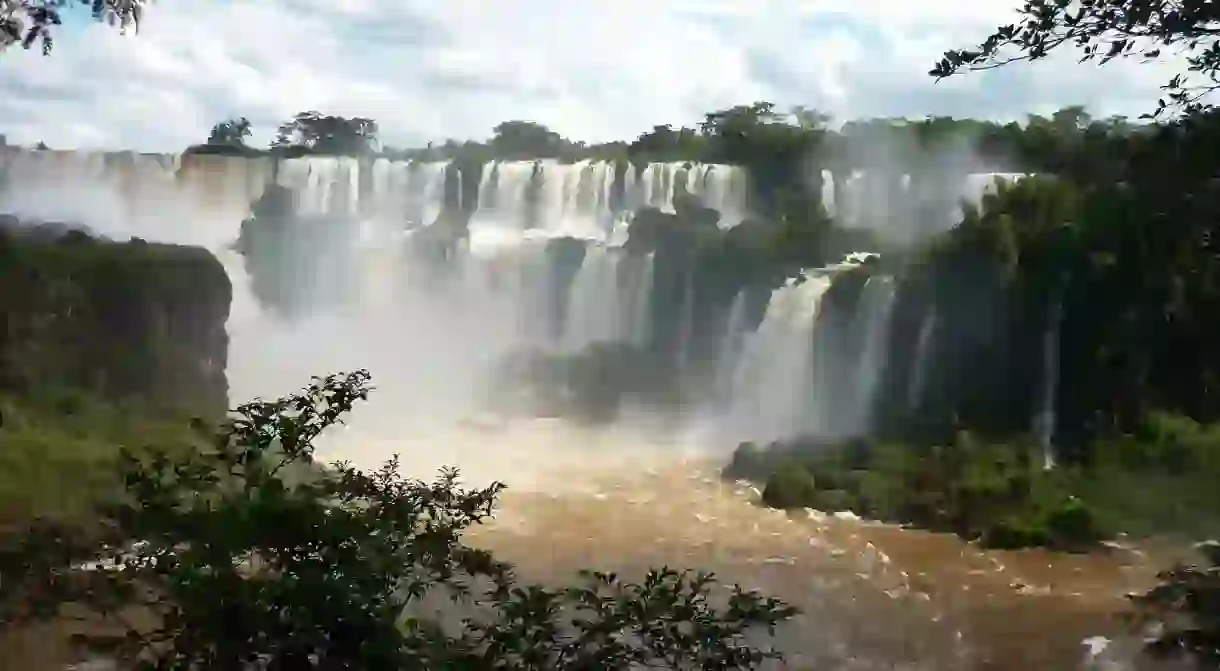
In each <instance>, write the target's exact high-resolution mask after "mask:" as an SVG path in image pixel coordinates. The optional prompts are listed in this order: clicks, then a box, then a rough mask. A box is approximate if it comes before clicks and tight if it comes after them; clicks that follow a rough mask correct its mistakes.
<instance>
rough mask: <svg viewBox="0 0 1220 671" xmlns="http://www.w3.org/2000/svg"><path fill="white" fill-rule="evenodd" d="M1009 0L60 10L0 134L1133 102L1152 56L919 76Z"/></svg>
mask: <svg viewBox="0 0 1220 671" xmlns="http://www.w3.org/2000/svg"><path fill="white" fill-rule="evenodd" d="M1019 4H1020V0H972V1H970V2H961V1H960V0H922V1H919V2H914V1H912V0H752V1H751V2H745V1H743V0H719V1H718V0H666V1H665V2H656V1H655V0H648V1H645V0H599V1H597V2H593V1H591V0H566V1H565V2H563V3H556V2H551V1H545V2H544V1H543V0H501V1H500V2H492V1H491V0H445V1H444V2H437V1H435V0H245V1H243V2H231V1H225V0H168V1H163V2H157V3H154V4H152V5H151V7H150V8H149V10H148V16H147V19H146V21H145V24H144V25H143V26H142V28H141V30H140V32H139V34H138V35H128V36H121V35H119V34H118V32H117V31H115V30H113V29H109V28H106V27H105V26H100V25H95V24H92V23H90V22H88V21H87V20H84V21H81V20H76V21H73V22H70V24H69V25H67V26H65V27H64V28H63V29H62V31H61V33H60V34H59V37H60V39H59V40H58V42H57V45H56V50H55V53H54V54H53V55H52V56H50V57H49V58H43V57H42V56H40V55H38V54H37V53H36V52H22V51H20V50H18V49H11V50H9V51H7V52H5V53H4V54H3V56H0V133H5V134H7V135H8V137H9V140H10V141H12V142H22V143H34V142H37V141H39V140H43V141H46V142H47V143H48V144H49V145H51V146H52V147H55V148H129V149H136V150H141V151H176V150H180V149H182V148H183V147H185V146H186V145H188V144H191V143H193V142H199V141H201V140H202V139H203V138H205V137H206V135H207V132H208V129H209V128H210V127H211V125H212V124H213V123H215V122H216V121H218V120H221V119H223V118H224V117H227V116H230V115H244V116H246V117H249V118H250V119H251V121H253V122H254V124H255V126H256V129H257V131H258V133H257V135H256V138H255V139H256V141H258V142H265V141H267V140H268V139H269V138H270V136H271V134H272V133H273V132H274V128H275V126H276V124H277V123H278V122H279V121H281V120H283V119H285V118H288V117H290V116H291V115H292V114H293V113H295V112H297V111H302V110H307V109H318V110H321V111H324V112H329V113H334V114H344V115H360V116H369V117H372V118H375V119H377V120H378V121H379V123H380V124H381V127H382V136H383V139H384V141H385V142H387V143H388V144H395V145H404V144H420V143H423V142H425V141H428V140H440V139H444V138H446V137H457V138H482V137H486V136H487V135H488V134H489V132H490V129H491V127H492V126H494V125H495V124H496V123H498V122H500V121H503V120H507V119H530V120H535V121H539V122H542V123H545V124H547V125H549V126H551V127H552V128H553V129H555V130H557V131H559V132H561V133H564V134H565V135H568V136H570V137H574V138H577V139H584V140H588V141H602V140H609V139H630V138H632V137H634V136H636V135H638V134H639V133H640V132H642V131H644V130H646V129H648V128H650V127H652V126H653V125H655V124H661V123H672V124H683V123H686V124H692V123H694V122H695V121H697V120H698V119H699V117H700V116H701V114H702V113H703V112H705V111H709V110H713V109H718V108H721V107H725V106H728V105H732V104H737V103H744V102H749V101H753V100H760V99H761V100H771V101H774V102H776V103H778V104H780V105H781V106H791V105H798V104H799V105H805V106H808V107H812V108H816V109H820V110H824V111H827V112H829V113H831V114H832V115H834V117H835V118H837V119H840V120H843V119H850V118H858V117H872V116H912V117H920V116H924V115H927V114H937V115H940V114H949V115H956V116H975V117H985V118H994V119H1013V118H1021V117H1023V116H1024V115H1025V114H1027V113H1030V112H1040V113H1045V112H1049V111H1052V110H1054V109H1057V108H1059V107H1063V106H1066V105H1072V104H1082V105H1086V106H1088V107H1089V109H1090V111H1092V112H1093V113H1094V114H1095V115H1097V116H1105V115H1109V114H1127V115H1130V116H1137V115H1138V114H1139V113H1141V112H1144V111H1147V110H1149V109H1151V106H1152V104H1153V103H1154V102H1155V100H1156V97H1157V94H1158V91H1157V87H1158V86H1159V85H1160V84H1162V83H1164V82H1165V81H1166V80H1167V79H1168V77H1169V75H1170V74H1171V72H1172V71H1173V64H1172V63H1160V64H1151V65H1141V64H1139V63H1136V62H1127V63H1116V64H1112V65H1109V66H1106V67H1105V68H1098V67H1097V66H1095V65H1090V64H1084V65H1078V64H1076V63H1075V55H1074V54H1071V53H1063V54H1060V55H1056V56H1054V57H1052V58H1050V59H1048V60H1047V61H1045V62H1042V63H1039V64H1036V65H1017V66H1011V67H1009V68H1004V69H1001V70H997V71H992V72H989V73H980V74H974V75H969V76H966V77H962V78H954V79H951V80H946V81H943V82H940V83H935V82H934V81H933V80H932V79H931V78H930V77H928V76H927V75H926V72H927V70H928V69H929V68H930V67H931V65H932V64H933V63H934V62H935V61H936V60H937V59H938V58H939V56H940V54H941V53H942V52H943V51H944V50H946V49H949V48H960V47H966V46H969V45H971V44H973V43H975V42H977V40H978V39H981V38H982V37H985V36H986V35H987V34H988V31H989V30H990V29H991V28H993V27H994V26H995V25H996V24H998V23H1001V22H1004V21H1005V20H1006V19H1009V18H1011V16H1012V12H1013V10H1014V8H1015V7H1017V6H1018V5H1019Z"/></svg>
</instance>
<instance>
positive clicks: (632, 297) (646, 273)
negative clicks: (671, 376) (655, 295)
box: [617, 253, 654, 347]
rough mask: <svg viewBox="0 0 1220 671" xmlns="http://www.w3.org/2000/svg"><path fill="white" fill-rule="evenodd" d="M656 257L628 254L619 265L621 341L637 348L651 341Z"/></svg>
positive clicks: (650, 254) (618, 294)
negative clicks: (654, 262)
mask: <svg viewBox="0 0 1220 671" xmlns="http://www.w3.org/2000/svg"><path fill="white" fill-rule="evenodd" d="M653 258H654V255H653V254H652V253H649V254H647V255H640V256H626V257H623V258H621V259H620V261H619V264H618V271H619V275H618V278H617V280H618V285H619V290H618V293H617V296H618V312H619V315H620V318H619V319H620V322H619V323H620V324H621V327H622V331H620V333H619V340H620V341H621V342H626V343H631V344H633V345H635V346H637V347H643V346H644V345H646V344H648V340H649V338H651V337H652V323H651V321H650V316H649V315H650V314H651V312H650V296H651V290H652V276H653Z"/></svg>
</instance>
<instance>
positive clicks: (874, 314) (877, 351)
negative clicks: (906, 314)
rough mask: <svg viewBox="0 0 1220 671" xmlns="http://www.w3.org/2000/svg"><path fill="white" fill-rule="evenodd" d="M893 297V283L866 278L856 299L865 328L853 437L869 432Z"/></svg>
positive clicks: (889, 278) (886, 344) (858, 373)
mask: <svg viewBox="0 0 1220 671" xmlns="http://www.w3.org/2000/svg"><path fill="white" fill-rule="evenodd" d="M894 296H895V291H894V279H893V278H892V277H884V276H876V277H870V278H869V279H868V281H867V282H865V284H864V289H863V291H862V292H861V295H860V314H861V315H862V318H863V319H864V323H865V326H864V351H863V353H862V354H861V355H860V360H859V364H858V366H857V368H856V380H857V388H856V399H855V405H856V407H857V408H858V409H859V410H858V415H857V418H856V426H855V427H854V429H855V432H857V433H864V432H866V431H868V430H869V429H871V428H872V424H873V410H874V406H875V405H876V403H875V401H876V398H877V389H878V386H879V385H880V382H881V372H882V371H883V370H885V367H886V365H887V363H888V362H887V361H886V351H887V350H886V348H887V346H888V341H889V336H890V317H891V316H892V315H893V308H894Z"/></svg>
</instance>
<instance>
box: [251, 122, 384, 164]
mask: <svg viewBox="0 0 1220 671" xmlns="http://www.w3.org/2000/svg"><path fill="white" fill-rule="evenodd" d="M377 131H378V128H377V122H376V121H373V120H372V119H366V118H364V117H353V118H350V119H349V118H347V117H341V116H330V115H325V114H322V113H321V112H313V111H311V112H300V113H299V114H297V115H296V116H294V117H293V118H292V119H291V120H289V121H287V122H285V123H284V124H283V125H281V126H280V127H279V132H278V133H277V135H276V138H275V141H274V142H273V143H272V144H271V146H272V147H274V148H279V149H288V148H291V147H300V148H303V149H308V150H310V151H312V152H313V153H317V154H334V155H344V156H352V155H357V154H364V153H366V152H368V151H370V150H372V149H374V148H375V145H376V143H377Z"/></svg>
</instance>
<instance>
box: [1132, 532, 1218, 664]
mask: <svg viewBox="0 0 1220 671" xmlns="http://www.w3.org/2000/svg"><path fill="white" fill-rule="evenodd" d="M1195 549H1197V550H1199V551H1200V552H1201V553H1202V554H1203V559H1204V563H1203V564H1200V565H1193V564H1179V565H1177V566H1175V567H1174V568H1172V569H1169V570H1167V571H1162V572H1161V573H1160V574H1158V578H1160V581H1161V582H1160V584H1159V585H1157V586H1156V587H1154V588H1152V589H1151V590H1149V591H1147V592H1145V593H1143V594H1139V595H1136V596H1134V597H1133V601H1134V602H1135V606H1136V608H1137V621H1139V622H1140V623H1142V624H1153V625H1155V627H1154V632H1155V633H1154V635H1153V636H1152V637H1151V638H1150V639H1149V640H1148V646H1147V649H1148V651H1149V652H1150V653H1152V654H1153V655H1154V656H1156V657H1161V658H1168V657H1188V658H1191V659H1193V661H1194V662H1195V665H1196V667H1197V668H1199V669H1215V668H1217V667H1220V543H1217V542H1216V541H1207V542H1204V543H1199V544H1197V545H1196V546H1195Z"/></svg>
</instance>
